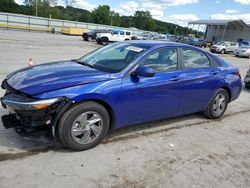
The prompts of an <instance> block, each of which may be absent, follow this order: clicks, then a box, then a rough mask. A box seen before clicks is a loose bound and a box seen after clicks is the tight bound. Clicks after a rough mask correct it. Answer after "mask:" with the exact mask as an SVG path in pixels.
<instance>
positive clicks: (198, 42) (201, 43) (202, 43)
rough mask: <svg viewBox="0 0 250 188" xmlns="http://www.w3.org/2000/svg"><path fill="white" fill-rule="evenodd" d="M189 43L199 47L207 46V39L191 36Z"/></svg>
mask: <svg viewBox="0 0 250 188" xmlns="http://www.w3.org/2000/svg"><path fill="white" fill-rule="evenodd" d="M188 44H190V45H193V46H196V47H199V48H206V47H207V43H206V41H205V40H203V39H199V38H190V39H189V43H188Z"/></svg>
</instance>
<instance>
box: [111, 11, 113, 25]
mask: <svg viewBox="0 0 250 188" xmlns="http://www.w3.org/2000/svg"><path fill="white" fill-rule="evenodd" d="M110 25H111V26H112V25H113V13H112V12H111V21H110Z"/></svg>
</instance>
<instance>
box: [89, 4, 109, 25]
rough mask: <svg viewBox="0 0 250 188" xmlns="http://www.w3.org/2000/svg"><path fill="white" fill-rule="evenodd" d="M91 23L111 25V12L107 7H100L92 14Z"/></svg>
mask: <svg viewBox="0 0 250 188" xmlns="http://www.w3.org/2000/svg"><path fill="white" fill-rule="evenodd" d="M92 16H93V21H94V22H95V23H98V24H104V25H110V24H111V11H110V7H109V6H108V5H102V6H101V5H100V6H98V7H97V8H96V9H94V10H93V12H92Z"/></svg>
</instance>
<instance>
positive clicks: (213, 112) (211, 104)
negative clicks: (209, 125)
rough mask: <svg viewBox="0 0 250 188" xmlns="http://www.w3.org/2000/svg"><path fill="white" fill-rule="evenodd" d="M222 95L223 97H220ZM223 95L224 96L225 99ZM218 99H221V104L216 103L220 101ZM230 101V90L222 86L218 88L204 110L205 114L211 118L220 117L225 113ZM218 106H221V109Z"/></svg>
mask: <svg viewBox="0 0 250 188" xmlns="http://www.w3.org/2000/svg"><path fill="white" fill-rule="evenodd" d="M220 96H221V98H220ZM222 97H224V100H223V98H222ZM218 99H220V100H221V101H220V104H217V105H216V101H218ZM222 100H223V101H224V103H223V102H222ZM228 103H229V95H228V92H227V91H226V90H225V89H222V88H221V89H218V90H217V91H216V92H215V93H214V95H213V97H212V100H211V101H210V102H209V104H208V107H207V108H206V110H205V111H204V115H205V116H206V117H207V118H209V119H216V118H220V117H221V116H222V115H223V114H224V113H225V111H226V109H227V106H228ZM215 106H217V108H216V109H215ZM218 107H219V109H218ZM222 107H223V108H222ZM221 108H222V109H221ZM217 110H218V111H217Z"/></svg>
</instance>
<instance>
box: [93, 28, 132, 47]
mask: <svg viewBox="0 0 250 188" xmlns="http://www.w3.org/2000/svg"><path fill="white" fill-rule="evenodd" d="M131 38H132V34H131V32H130V31H128V30H121V29H114V30H113V31H112V32H111V33H98V34H97V36H96V42H97V43H98V44H102V45H107V44H108V43H109V42H118V41H125V40H131Z"/></svg>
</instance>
